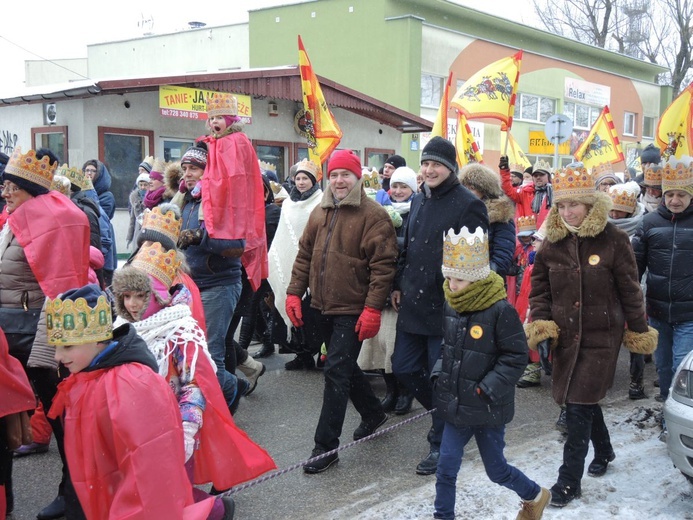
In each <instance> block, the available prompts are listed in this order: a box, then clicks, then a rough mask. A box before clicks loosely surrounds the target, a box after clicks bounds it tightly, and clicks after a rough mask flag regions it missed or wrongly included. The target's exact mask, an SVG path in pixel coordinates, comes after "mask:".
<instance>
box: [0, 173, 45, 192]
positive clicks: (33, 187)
mask: <svg viewBox="0 0 693 520" xmlns="http://www.w3.org/2000/svg"><path fill="white" fill-rule="evenodd" d="M2 178H3V179H4V180H8V181H10V182H13V183H14V184H16V185H17V186H18V187H19V188H21V189H23V190H24V191H26V192H27V193H28V194H29V195H31V196H32V197H38V196H39V195H45V194H46V193H48V192H49V191H50V190H48V189H46V188H45V187H43V186H41V185H39V184H36V183H35V182H31V181H29V180H27V179H25V178H23V177H19V176H18V175H12V174H11V173H7V172H3V174H2Z"/></svg>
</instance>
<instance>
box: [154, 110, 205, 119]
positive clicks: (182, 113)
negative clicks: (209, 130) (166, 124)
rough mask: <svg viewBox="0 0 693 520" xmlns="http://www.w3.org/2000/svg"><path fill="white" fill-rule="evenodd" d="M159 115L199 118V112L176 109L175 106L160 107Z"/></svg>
mask: <svg viewBox="0 0 693 520" xmlns="http://www.w3.org/2000/svg"><path fill="white" fill-rule="evenodd" d="M161 115H162V116H165V117H182V118H183V119H200V114H199V112H191V111H190V110H177V109H175V108H162V109H161Z"/></svg>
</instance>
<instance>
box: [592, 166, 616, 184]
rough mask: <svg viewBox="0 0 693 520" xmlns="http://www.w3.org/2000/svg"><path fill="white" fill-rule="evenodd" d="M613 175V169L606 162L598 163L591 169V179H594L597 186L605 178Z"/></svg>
mask: <svg viewBox="0 0 693 520" xmlns="http://www.w3.org/2000/svg"><path fill="white" fill-rule="evenodd" d="M613 174H614V168H613V167H612V166H611V163H608V162H607V163H600V164H598V165H596V166H594V167H593V168H592V177H594V182H595V184H599V183H600V182H601V181H602V179H603V178H604V177H605V176H607V175H613Z"/></svg>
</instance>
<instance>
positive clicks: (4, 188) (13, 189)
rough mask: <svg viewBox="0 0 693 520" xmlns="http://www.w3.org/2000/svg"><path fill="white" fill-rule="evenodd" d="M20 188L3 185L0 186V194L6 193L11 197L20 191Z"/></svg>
mask: <svg viewBox="0 0 693 520" xmlns="http://www.w3.org/2000/svg"><path fill="white" fill-rule="evenodd" d="M21 189H22V188H20V187H19V186H12V185H11V184H3V185H2V190H0V193H7V194H8V195H12V194H14V193H16V192H18V191H21Z"/></svg>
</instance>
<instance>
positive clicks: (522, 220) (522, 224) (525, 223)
mask: <svg viewBox="0 0 693 520" xmlns="http://www.w3.org/2000/svg"><path fill="white" fill-rule="evenodd" d="M536 230H537V217H535V216H534V215H529V216H527V217H517V232H518V233H526V232H528V231H531V232H534V231H536Z"/></svg>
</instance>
